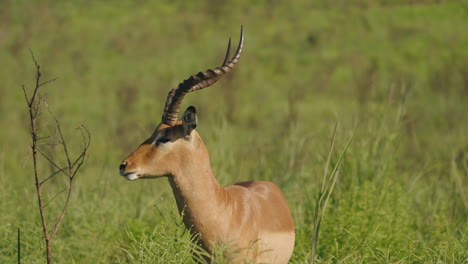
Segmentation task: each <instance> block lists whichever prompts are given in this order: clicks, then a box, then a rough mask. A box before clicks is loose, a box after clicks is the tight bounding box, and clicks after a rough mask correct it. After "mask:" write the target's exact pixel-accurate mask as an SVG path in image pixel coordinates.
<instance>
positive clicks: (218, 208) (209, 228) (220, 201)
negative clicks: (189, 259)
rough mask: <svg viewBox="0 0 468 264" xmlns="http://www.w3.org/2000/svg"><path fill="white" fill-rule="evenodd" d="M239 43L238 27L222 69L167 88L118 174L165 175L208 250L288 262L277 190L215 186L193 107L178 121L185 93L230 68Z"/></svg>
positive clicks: (289, 233) (261, 184)
mask: <svg viewBox="0 0 468 264" xmlns="http://www.w3.org/2000/svg"><path fill="white" fill-rule="evenodd" d="M243 43H244V33H243V30H242V28H241V36H240V41H239V46H238V48H237V51H236V53H235V54H234V56H233V57H232V58H231V59H230V60H229V53H230V52H229V51H230V44H231V40H229V44H228V48H227V52H226V57H225V59H224V62H223V64H222V65H221V66H220V67H217V68H216V69H214V70H207V71H205V72H200V73H198V74H196V75H192V76H191V77H190V78H188V79H187V80H185V81H183V82H182V83H181V84H179V86H178V87H177V88H176V89H172V90H171V91H170V92H169V94H168V96H167V99H166V105H165V107H164V113H163V115H162V120H161V123H160V124H159V125H158V126H157V127H156V130H155V131H154V132H153V134H152V135H151V137H150V138H148V139H147V140H146V141H145V142H143V144H141V145H140V146H139V147H138V148H137V149H136V150H135V151H134V152H133V153H131V154H130V155H129V156H128V157H127V158H126V159H125V160H123V162H122V164H121V165H120V174H121V175H122V176H124V177H125V178H127V179H128V180H136V179H152V178H158V177H167V178H168V179H169V183H170V185H171V187H172V191H173V192H174V196H175V199H176V202H177V207H178V209H179V213H180V214H181V215H182V218H183V221H184V224H185V226H186V227H187V229H189V230H190V231H191V232H192V234H198V235H199V239H200V240H199V242H200V244H201V245H202V247H203V248H205V249H206V250H207V251H210V250H211V249H213V248H215V247H216V246H219V245H221V244H228V245H230V246H231V250H232V251H231V252H234V251H237V252H239V253H237V255H236V257H235V258H233V259H232V260H231V261H232V262H236V263H237V262H241V260H244V259H250V260H253V262H254V263H288V261H289V259H290V257H291V254H292V251H293V248H294V236H295V234H294V223H293V219H292V217H291V213H290V211H289V208H288V205H287V203H286V200H285V198H284V196H283V194H282V193H281V191H280V189H279V188H278V187H277V186H276V185H275V184H273V183H271V182H266V181H249V182H239V183H236V184H233V185H227V186H221V185H219V183H218V182H217V181H216V179H215V177H214V176H213V172H212V169H211V164H210V157H209V154H208V150H207V149H206V147H205V144H204V143H203V140H202V139H201V137H200V135H199V134H198V133H197V131H196V130H195V128H196V127H197V122H198V121H197V113H196V109H195V107H193V106H190V107H188V108H187V110H186V111H185V113H184V114H183V116H182V119H181V120H180V121H178V120H177V119H178V118H177V116H178V113H179V109H180V104H181V103H182V100H183V98H184V96H185V95H186V94H187V93H190V92H194V91H197V90H200V89H203V88H205V87H208V86H210V85H212V84H214V83H215V82H216V81H217V80H219V79H220V78H221V77H222V76H223V75H224V74H226V73H227V72H229V71H231V70H232V69H233V68H234V66H235V64H236V63H237V61H238V60H239V58H240V55H241V52H242V47H243ZM252 245H254V246H253V247H252Z"/></svg>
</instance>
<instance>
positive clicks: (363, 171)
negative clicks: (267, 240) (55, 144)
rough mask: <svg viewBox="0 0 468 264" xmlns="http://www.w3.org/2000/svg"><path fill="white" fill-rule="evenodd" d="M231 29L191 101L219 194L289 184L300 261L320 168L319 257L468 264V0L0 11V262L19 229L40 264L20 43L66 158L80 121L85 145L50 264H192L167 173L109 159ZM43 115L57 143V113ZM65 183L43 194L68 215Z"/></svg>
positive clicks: (145, 4)
mask: <svg viewBox="0 0 468 264" xmlns="http://www.w3.org/2000/svg"><path fill="white" fill-rule="evenodd" d="M240 25H244V27H245V34H246V40H245V49H244V53H243V55H242V58H241V60H240V62H239V65H238V66H237V67H236V69H235V70H234V71H233V72H231V73H229V75H227V76H226V77H225V78H224V79H222V80H221V81H219V82H218V83H217V84H215V85H214V86H213V87H210V88H208V89H206V90H203V91H200V92H197V93H194V94H191V95H190V96H187V98H186V99H185V100H184V105H183V106H182V108H185V107H187V106H189V105H194V106H196V107H197V109H198V115H199V125H198V127H197V130H198V131H199V133H200V134H201V136H202V138H203V139H204V141H205V143H206V145H207V147H208V149H209V152H210V155H211V161H212V166H213V171H214V173H215V175H216V177H217V179H218V181H219V182H220V183H221V184H230V183H233V182H237V181H245V180H252V179H255V180H269V181H273V182H275V183H277V184H278V185H279V186H280V187H281V189H282V190H283V193H284V194H285V196H286V198H287V200H288V203H289V205H290V208H291V210H292V214H293V217H294V220H295V224H296V246H295V251H294V254H293V257H292V259H291V263H309V262H310V257H311V247H312V246H311V244H312V237H313V231H314V226H315V225H314V215H315V214H316V211H317V210H316V209H317V208H316V200H317V198H318V194H319V193H320V192H321V186H322V181H323V175H324V170H325V166H326V165H327V164H328V165H329V169H328V173H331V172H332V169H333V167H334V166H335V165H337V164H338V162H339V167H338V170H337V171H336V173H337V174H336V178H334V177H333V178H332V179H336V182H335V183H334V190H333V193H331V195H330V198H329V199H328V200H327V201H328V203H327V208H326V210H325V211H324V214H323V215H322V218H321V224H320V236H319V239H318V244H317V247H316V249H315V251H316V254H317V256H316V260H317V261H316V263H466V262H467V260H468V253H467V252H468V237H467V235H468V224H467V223H468V190H467V189H468V177H467V176H468V133H467V131H468V114H467V113H468V48H467V47H468V34H466V28H467V26H468V2H467V1H429V0H427V1H422V0H421V1H402V0H394V1H385V0H377V1H370V0H356V1H333V3H332V1H325V0H318V1H305V0H298V1H294V2H287V1H275V0H270V1H246V0H242V1H235V2H234V1H232V2H227V1H226V2H219V1H210V0H203V1H191V2H188V1H184V2H182V1H158V2H156V1H154V2H153V1H144V0H141V1H130V0H118V1H114V2H113V3H112V4H109V3H104V2H103V1H102V2H101V1H86V0H83V1H74V2H72V1H52V0H46V1H40V2H32V1H25V0H15V1H13V0H3V1H0V62H1V65H2V67H1V68H0V80H1V88H0V113H1V115H0V122H1V124H2V129H0V263H15V262H16V260H17V230H18V228H20V230H21V260H22V262H23V263H45V246H44V243H43V237H42V229H41V223H40V215H39V212H38V210H37V196H36V194H35V185H34V174H33V169H32V157H31V153H30V150H31V148H30V144H31V142H30V135H29V128H28V125H29V124H28V112H27V108H26V107H25V103H24V95H23V91H22V89H21V86H22V85H23V84H24V85H25V87H26V88H31V87H34V81H35V74H36V69H35V66H34V63H33V62H32V60H31V54H30V52H29V49H31V50H32V51H33V52H34V55H35V57H36V59H37V61H38V62H39V63H40V64H41V65H42V68H41V70H42V73H43V75H44V76H43V78H44V80H48V79H53V78H57V79H56V80H55V81H54V82H52V83H49V84H47V85H46V86H44V87H42V88H41V89H43V90H42V91H43V93H44V96H45V97H46V98H45V99H46V102H47V105H48V106H49V108H50V110H51V112H52V113H53V116H55V117H57V119H59V120H60V124H61V130H62V132H63V134H64V135H65V138H69V139H68V141H67V143H68V144H70V148H71V149H73V148H74V147H75V149H79V146H80V144H81V138H80V137H73V135H76V134H77V130H76V128H77V127H78V126H79V125H84V126H85V127H86V128H87V131H89V133H90V134H91V136H92V141H93V142H92V145H91V146H90V148H89V149H88V156H87V159H86V163H85V165H84V166H83V167H82V168H81V169H80V172H79V177H77V179H76V180H74V183H73V184H74V187H73V188H74V189H73V193H72V195H71V197H70V202H69V205H68V211H67V215H66V217H65V218H64V219H63V222H62V225H61V227H60V230H59V231H58V232H57V234H56V236H55V238H54V255H53V260H54V261H55V263H191V262H192V259H191V257H190V255H191V251H192V250H193V245H192V243H190V242H191V241H190V236H189V234H188V232H187V231H185V228H184V226H183V224H182V222H181V220H180V218H179V216H178V214H177V211H176V206H175V202H174V200H173V197H172V193H171V190H170V187H169V184H168V183H167V180H165V179H157V180H146V181H143V180H141V181H134V182H128V181H126V180H125V179H124V178H123V177H121V176H120V175H119V173H118V166H119V164H120V161H121V160H122V159H123V158H124V157H125V156H126V155H127V154H128V153H130V152H131V151H132V150H133V149H134V148H136V147H137V146H138V144H139V143H141V142H142V141H143V140H144V139H146V138H147V137H149V136H150V134H151V133H152V131H153V129H154V126H155V125H156V124H157V123H158V122H159V121H160V118H161V114H162V110H163V106H164V102H165V98H166V95H167V92H168V91H169V89H171V88H174V87H176V85H177V84H178V83H179V82H181V81H182V80H183V79H184V78H187V77H188V76H190V75H191V74H194V73H196V72H198V71H200V70H205V69H208V68H210V67H213V66H217V65H218V64H219V63H220V62H221V61H222V59H223V55H224V51H225V47H226V44H227V39H228V37H229V36H232V37H233V40H236V39H237V36H238V31H239V27H240ZM40 118H41V120H42V121H41V122H40V125H41V129H42V131H44V133H46V132H50V133H52V134H53V133H54V131H55V130H54V124H55V120H53V119H51V115H49V113H48V111H45V112H44V113H43V115H41V116H40ZM336 123H338V125H337V128H336V134H335V140H334V152H333V153H332V155H331V157H330V161H329V162H328V161H327V160H328V154H329V147H330V142H331V140H332V136H333V131H334V127H335V124H336ZM351 137H352V141H351V143H350V144H349V146H348V147H347V150H346V153H345V154H344V155H343V156H342V159H340V157H341V156H340V155H341V153H342V152H343V150H344V149H345V148H346V146H347V143H348V141H349V139H350V138H351ZM50 153H51V154H53V153H55V152H53V151H52V150H51V152H50ZM78 153H79V152H78ZM71 154H72V155H73V154H76V153H71ZM58 158H60V157H58ZM51 169H53V168H51V167H50V166H46V165H43V166H42V167H40V170H41V171H42V172H43V173H48V172H50V170H51ZM329 176H330V175H329ZM327 179H328V178H327ZM66 184H67V178H65V177H54V178H53V179H52V180H51V181H50V182H49V184H48V185H47V189H46V190H45V191H46V192H47V195H46V197H45V198H47V199H53V201H52V202H51V203H50V204H48V206H47V208H46V210H48V211H49V212H54V210H58V209H60V208H61V207H60V206H61V204H63V202H64V201H65V200H66V195H64V194H61V195H58V196H57V197H55V196H54V195H55V194H57V193H60V192H61V191H62V190H63V189H64V188H65V187H66V186H67V185H66ZM49 218H50V220H51V221H52V220H54V219H53V218H54V214H49ZM216 258H217V259H218V261H219V262H220V263H222V258H223V256H222V254H221V255H218V256H216Z"/></svg>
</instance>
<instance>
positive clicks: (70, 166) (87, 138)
mask: <svg viewBox="0 0 468 264" xmlns="http://www.w3.org/2000/svg"><path fill="white" fill-rule="evenodd" d="M30 53H31V57H32V60H33V62H34V65H35V67H36V79H35V85H34V89H33V91H32V95H31V96H29V95H28V93H27V91H26V88H25V86H24V85H23V86H22V89H23V93H24V98H25V101H26V104H27V106H28V110H29V126H30V133H31V140H32V143H31V149H32V157H33V168H34V178H35V185H36V191H37V198H38V204H39V213H40V216H41V222H42V229H43V233H44V240H45V244H46V257H47V263H48V264H50V263H52V241H53V239H54V237H55V235H56V234H57V231H58V230H59V227H60V224H61V223H62V221H63V218H64V217H65V213H66V211H67V208H68V204H69V202H70V197H71V194H72V191H73V180H74V179H75V176H76V174H77V172H78V171H79V169H80V168H81V167H82V165H83V164H84V162H85V160H86V157H87V153H88V150H89V146H90V143H91V135H90V133H89V131H88V130H87V129H86V128H85V127H84V126H79V127H78V129H79V131H80V134H81V137H82V142H83V143H82V145H81V149H80V151H79V154H78V155H77V157H75V158H72V157H71V154H70V152H69V148H68V145H67V143H66V141H65V137H64V135H63V132H62V128H61V126H60V122H59V120H58V119H57V118H55V117H54V116H53V114H52V111H51V110H50V109H49V107H48V106H47V104H45V105H46V107H47V109H48V110H49V113H50V114H51V116H52V117H53V119H54V120H55V129H56V131H57V132H58V133H57V136H56V137H57V138H56V142H55V143H50V142H49V143H44V142H39V141H43V140H46V139H49V138H50V137H49V136H42V135H41V136H39V134H40V128H38V118H39V116H40V114H41V109H42V108H43V105H44V103H45V98H44V97H43V96H42V94H40V93H39V88H41V87H42V86H44V85H46V84H49V83H51V82H53V81H55V80H56V78H53V79H50V80H47V81H44V82H41V77H42V72H41V67H40V65H39V64H38V62H37V60H36V58H35V57H34V54H33V52H32V51H31V50H30ZM54 145H59V146H61V151H60V153H61V155H62V156H63V157H64V158H65V160H66V164H65V165H60V164H59V163H60V162H59V161H57V160H55V159H53V158H51V157H49V156H48V155H46V154H45V153H44V151H43V150H41V149H40V148H39V147H40V146H54ZM38 154H39V155H38ZM39 157H42V158H43V159H44V160H45V162H46V163H48V164H49V165H51V166H52V167H53V168H55V169H54V171H53V172H52V173H50V174H49V175H48V176H46V177H40V173H39V166H38V165H39ZM60 174H62V175H65V176H67V179H68V185H67V187H66V188H65V189H63V190H62V191H60V192H59V193H57V194H55V195H54V196H53V197H52V199H50V200H49V201H48V202H47V203H44V199H43V188H42V187H43V185H44V184H45V183H47V182H48V181H49V180H51V179H53V178H54V177H56V176H57V175H60ZM64 192H66V200H65V202H64V203H63V205H62V209H61V210H60V211H59V213H58V214H57V216H56V217H55V219H52V220H51V221H50V223H51V224H52V225H53V228H52V229H50V226H49V225H48V224H49V222H48V221H47V219H46V216H45V207H46V206H47V205H49V204H50V203H51V202H52V201H54V200H55V199H56V198H57V197H58V196H59V195H60V194H62V193H64Z"/></svg>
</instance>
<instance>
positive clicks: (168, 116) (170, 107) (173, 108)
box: [162, 27, 244, 126]
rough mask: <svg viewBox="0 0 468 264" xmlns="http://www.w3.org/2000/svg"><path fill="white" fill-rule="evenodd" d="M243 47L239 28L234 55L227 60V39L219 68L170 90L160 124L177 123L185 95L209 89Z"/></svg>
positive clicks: (198, 74) (233, 64)
mask: <svg viewBox="0 0 468 264" xmlns="http://www.w3.org/2000/svg"><path fill="white" fill-rule="evenodd" d="M243 46H244V28H243V27H241V33H240V40H239V46H238V47H237V50H236V53H235V54H234V56H233V57H232V58H231V59H230V60H229V53H230V50H231V38H229V42H228V47H227V51H226V57H225V58H224V62H223V64H222V65H221V66H219V67H216V68H215V69H214V70H212V69H209V70H206V71H204V72H199V73H197V74H196V75H192V76H190V77H189V78H188V79H187V80H184V81H183V82H182V83H180V84H179V86H178V87H177V88H175V89H172V90H171V91H170V92H169V94H168V95H167V99H166V105H165V106H164V113H163V116H162V123H164V124H167V125H169V126H174V125H175V124H176V122H177V117H178V115H179V109H180V104H181V103H182V100H183V99H184V96H185V95H186V94H187V93H190V92H194V91H197V90H201V89H203V88H206V87H209V86H211V85H212V84H214V83H215V82H216V81H218V80H219V79H220V78H221V77H222V76H223V75H224V74H225V73H228V72H230V71H231V70H232V69H233V68H234V66H235V65H236V63H237V62H238V61H239V58H240V56H241V53H242V48H243Z"/></svg>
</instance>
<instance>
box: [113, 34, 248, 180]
mask: <svg viewBox="0 0 468 264" xmlns="http://www.w3.org/2000/svg"><path fill="white" fill-rule="evenodd" d="M243 43H244V32H243V29H242V28H241V36H240V41H239V46H238V47H237V50H236V53H235V54H234V56H233V57H232V58H231V59H229V57H230V56H229V54H230V49H231V39H229V43H228V48H227V52H226V57H225V58H224V61H223V64H222V65H221V66H219V67H217V68H215V69H209V70H207V71H204V72H199V73H197V74H196V75H192V76H190V77H189V78H188V79H187V80H185V81H183V82H182V83H180V84H179V86H178V87H177V88H175V89H172V90H171V91H170V92H169V94H168V95H167V99H166V105H165V107H164V112H163V115H162V120H161V123H160V124H159V125H158V126H157V127H156V129H155V131H154V132H153V134H152V135H151V137H149V138H148V139H147V140H146V141H145V142H143V143H142V144H141V145H140V146H139V147H138V148H137V149H136V150H135V151H133V152H132V153H131V154H130V155H129V156H128V157H127V158H126V159H124V160H123V161H122V163H121V164H120V174H121V175H122V176H124V177H125V178H127V179H128V180H136V179H145V178H146V179H148V178H157V177H161V176H172V175H175V173H177V170H178V169H180V167H183V166H184V164H186V163H187V162H191V161H193V160H194V158H196V157H198V156H199V155H201V154H203V153H201V152H204V151H206V149H205V147H204V145H203V143H202V141H201V138H200V136H199V135H198V133H197V132H196V131H195V128H196V127H197V122H198V121H197V112H196V109H195V107H193V106H190V107H188V108H187V110H186V111H185V112H184V114H183V116H182V119H181V120H179V121H178V115H179V110H180V105H181V103H182V100H183V99H184V96H185V95H186V94H187V93H190V92H194V91H197V90H201V89H203V88H206V87H209V86H210V85H212V84H214V83H215V82H216V81H218V80H219V79H220V78H221V77H222V76H223V75H224V74H226V73H227V72H229V71H231V70H232V69H233V68H234V66H235V65H236V63H237V61H238V60H239V58H240V55H241V53H242V47H243ZM206 154H207V153H206Z"/></svg>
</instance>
